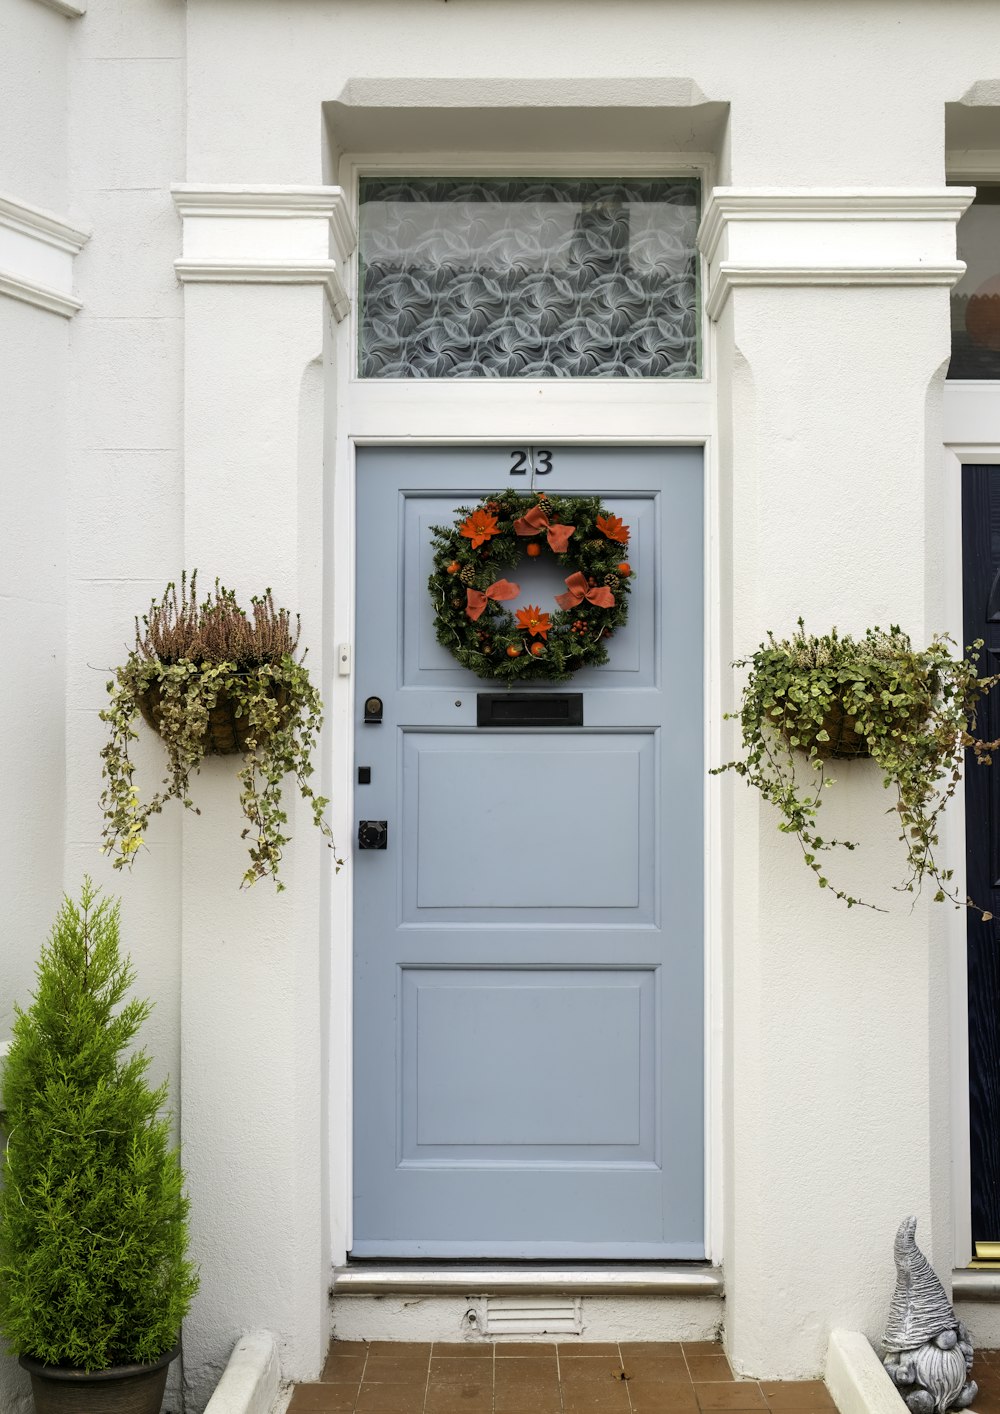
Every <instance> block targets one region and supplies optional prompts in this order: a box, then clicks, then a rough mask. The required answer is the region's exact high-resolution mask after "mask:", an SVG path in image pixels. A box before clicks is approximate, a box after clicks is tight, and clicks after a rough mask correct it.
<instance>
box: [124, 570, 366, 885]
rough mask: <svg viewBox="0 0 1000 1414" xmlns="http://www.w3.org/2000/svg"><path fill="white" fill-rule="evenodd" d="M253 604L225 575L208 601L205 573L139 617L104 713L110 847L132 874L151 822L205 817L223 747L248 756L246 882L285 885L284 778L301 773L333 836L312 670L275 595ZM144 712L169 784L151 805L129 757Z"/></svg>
mask: <svg viewBox="0 0 1000 1414" xmlns="http://www.w3.org/2000/svg"><path fill="white" fill-rule="evenodd" d="M251 606H252V609H251V613H250V614H247V613H246V612H245V611H244V610H243V609H242V608H241V607H240V606H239V604H238V603H237V601H236V596H235V595H234V593H233V591H232V590H230V589H226V588H225V587H224V586H223V585H220V584H219V582H218V580H216V583H215V590H214V593H209V595H208V597H207V598H206V599H205V600H204V602H203V603H199V601H198V595H197V571H195V573H194V574H192V575H191V577H190V579H188V577H187V575H183V576H182V577H181V587H180V593H179V594H178V590H177V587H176V585H174V584H173V583H171V584H168V585H167V589H166V592H165V593H164V595H163V597H162V598H161V599H159V600H154V601H153V603H152V604H151V605H150V609H149V613H148V614H147V615H145V616H144V618H143V619H142V622H141V624H140V622H139V621H138V620H136V644H135V648H133V650H132V651H131V652H130V653H129V655H128V658H127V659H126V661H125V662H124V663H123V664H122V666H121V667H120V668H118V669H117V670H116V672H115V677H114V679H113V680H112V681H111V682H109V683H108V693H109V694H110V698H111V702H110V705H109V706H108V707H107V708H105V710H104V711H103V712H102V713H101V718H102V720H103V721H105V722H107V723H108V724H109V725H110V728H111V736H110V740H109V741H108V743H107V745H106V746H105V747H104V749H103V750H102V752H101V757H102V759H103V761H104V769H103V775H104V779H105V783H106V784H105V787H104V791H103V794H102V795H101V808H102V809H103V811H104V850H105V853H107V854H110V855H111V856H112V862H113V864H114V867H115V868H116V869H121V868H125V867H131V865H132V863H133V862H134V860H135V856H136V854H137V852H138V851H139V850H140V849H141V848H142V846H143V845H144V844H145V839H146V832H147V829H148V827H149V822H150V820H151V818H152V817H153V816H154V815H158V814H159V813H160V811H161V810H162V809H163V807H164V805H165V804H166V803H167V801H168V800H180V801H181V802H182V803H183V805H184V806H185V807H186V808H187V809H189V810H193V811H194V812H195V814H200V813H201V812H200V811H199V810H198V808H197V807H196V806H195V804H194V801H193V800H192V798H191V776H192V774H195V775H197V773H198V771H199V769H200V767H201V763H202V760H203V759H204V757H205V756H206V755H208V754H210V753H212V752H216V751H218V752H222V753H225V752H234V753H235V752H237V751H238V752H239V753H240V755H241V759H242V765H241V767H240V770H239V773H238V778H239V783H240V805H241V806H242V809H243V814H244V816H245V818H246V820H247V826H246V828H245V829H244V830H243V838H244V839H247V838H248V837H249V840H250V843H249V845H248V850H249V854H250V864H249V866H248V868H247V870H246V873H245V874H244V875H243V884H244V886H247V885H250V884H253V883H256V881H257V880H258V879H263V878H268V877H270V878H272V879H273V880H274V882H275V884H276V886H277V888H278V889H279V890H281V889H282V888H283V887H284V885H283V884H282V883H281V881H280V879H279V876H278V866H279V864H280V861H281V857H282V852H283V850H284V848H285V845H287V844H288V841H289V838H290V837H289V835H288V834H287V830H286V827H287V824H288V814H287V812H286V811H285V809H284V808H283V805H282V784H283V782H284V780H285V777H286V776H293V777H294V779H295V782H296V785H297V786H298V788H299V793H300V795H301V796H302V798H303V800H305V801H306V802H307V803H308V805H309V806H310V808H311V810H312V816H313V820H314V822H315V824H316V826H317V828H318V829H319V830H320V832H321V833H322V834H323V835H324V836H325V837H326V838H327V840H328V841H330V827H329V825H328V824H327V822H326V820H325V818H324V812H325V810H326V807H327V805H328V804H329V801H328V800H327V799H326V797H325V796H321V795H317V794H316V793H315V792H314V791H313V788H312V786H311V784H310V781H309V778H310V776H311V775H312V773H313V764H312V756H313V751H314V748H315V745H316V741H317V738H318V736H319V733H320V730H321V728H322V726H323V704H322V702H321V701H320V695H319V692H318V691H317V690H316V688H315V687H314V686H313V684H312V682H311V681H310V678H309V673H308V670H307V669H306V666H305V663H304V662H303V661H302V660H301V659H297V658H296V657H295V651H296V648H297V646H298V640H299V630H298V621H297V620H296V624H295V630H294V632H293V629H292V624H291V621H290V616H289V614H288V611H287V610H286V609H278V608H276V607H275V605H274V601H273V599H272V597H271V591H270V590H269V589H268V590H267V591H265V593H264V594H263V595H262V596H259V597H254V598H253V599H252V600H251ZM302 657H303V658H304V657H305V654H303V655H302ZM140 713H141V714H142V716H143V717H144V718H145V720H146V721H147V722H148V723H149V725H150V726H152V727H154V728H155V730H156V731H157V732H158V733H159V735H160V737H161V739H162V741H163V745H164V747H165V748H166V752H167V774H166V776H165V777H164V779H163V781H162V788H161V789H160V790H159V791H157V792H155V793H154V794H153V795H152V796H151V797H150V798H149V799H148V800H146V801H145V802H144V801H142V800H141V798H140V795H139V791H138V789H137V787H136V785H135V781H134V775H135V764H134V762H133V760H132V750H131V747H132V743H133V742H134V741H138V739H139V738H138V733H137V732H136V730H135V722H136V718H137V717H138V716H139V714H140ZM220 719H221V726H220ZM223 740H224V741H225V744H224V745H221V744H220V742H221V741H223ZM331 848H332V842H331ZM341 863H342V861H341V860H339V859H338V860H337V868H338V869H339V867H340V865H341Z"/></svg>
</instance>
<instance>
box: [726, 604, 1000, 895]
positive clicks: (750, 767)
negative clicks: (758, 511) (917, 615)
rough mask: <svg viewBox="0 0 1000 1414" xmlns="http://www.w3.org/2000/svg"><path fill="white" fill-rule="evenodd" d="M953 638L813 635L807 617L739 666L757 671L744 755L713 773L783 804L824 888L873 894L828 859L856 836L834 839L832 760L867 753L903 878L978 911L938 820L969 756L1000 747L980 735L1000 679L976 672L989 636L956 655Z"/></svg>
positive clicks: (787, 824)
mask: <svg viewBox="0 0 1000 1414" xmlns="http://www.w3.org/2000/svg"><path fill="white" fill-rule="evenodd" d="M951 643H952V640H951V639H949V638H948V637H947V636H945V635H938V636H936V637H935V638H934V639H933V640H932V642H931V643H930V645H929V646H928V647H927V648H924V649H915V648H914V647H913V644H912V643H911V642H910V639H909V638H908V637H907V635H906V634H905V633H903V632H902V630H901V629H900V628H898V627H897V626H896V625H893V626H892V627H891V628H889V629H888V630H885V629H880V628H873V629H869V630H868V631H867V633H866V634H865V635H864V637H863V638H859V639H855V638H852V637H851V636H850V635H848V634H843V635H841V634H838V633H837V630H836V629H833V630H832V631H831V632H830V633H828V634H821V635H817V634H807V633H806V631H805V627H804V625H803V622H802V620H801V619H799V622H798V630H797V632H796V633H795V634H794V635H793V636H792V637H791V638H790V639H783V640H780V641H779V640H777V639H775V637H774V636H773V634H768V637H767V642H766V643H762V644H760V646H759V647H758V648H757V650H756V652H755V653H753V654H751V655H750V656H749V657H747V658H742V659H740V660H739V662H737V663H735V664H734V667H737V668H745V669H747V670H748V672H747V678H746V683H745V685H744V688H743V696H742V703H741V707H740V711H739V712H738V713H732V714H730V715H732V716H734V717H736V718H738V720H739V722H740V724H741V727H742V733H743V748H744V754H743V756H742V757H741V758H740V759H739V760H735V761H728V762H727V763H726V764H725V765H724V766H720V767H717V768H716V771H715V772H713V774H718V773H719V772H721V771H730V770H731V771H735V772H736V773H737V774H738V775H740V776H742V777H743V779H744V780H745V781H746V782H747V784H748V785H751V786H754V787H756V789H757V790H758V791H759V792H760V794H761V795H762V796H763V798H764V799H765V800H767V801H769V802H770V804H772V805H773V806H775V807H776V809H777V810H778V812H779V823H778V828H779V829H780V830H782V831H784V832H785V833H786V834H791V835H794V836H795V837H796V838H797V839H798V841H799V844H800V846H801V848H802V853H803V857H804V859H805V863H806V866H807V867H808V868H809V869H810V870H812V872H813V874H814V875H815V877H816V880H817V882H818V883H819V885H820V887H821V888H824V889H829V890H830V892H831V893H832V894H833V895H834V896H835V897H836V898H838V899H840V900H841V901H842V902H844V903H846V904H847V906H848V908H852V907H854V906H855V905H857V904H863V903H864V902H865V901H864V900H863V899H860V898H858V897H856V896H855V895H853V894H851V893H850V892H849V891H848V890H846V889H842V888H840V887H838V886H837V885H836V884H834V883H833V882H832V881H831V879H830V877H829V873H828V864H827V860H828V859H829V856H830V852H831V851H833V850H838V849H844V850H853V849H855V848H856V847H857V845H856V842H855V841H853V840H840V839H828V838H826V837H824V836H823V835H821V834H820V833H819V830H818V828H817V816H818V814H819V810H820V806H821V804H822V801H823V795H824V792H825V790H826V788H827V787H828V786H830V785H831V784H832V783H833V777H832V776H831V775H830V773H829V762H830V761H831V760H836V759H841V760H845V759H851V758H858V757H870V758H871V759H872V761H874V763H875V765H876V766H877V767H878V769H879V770H880V771H881V773H882V784H883V786H884V787H885V788H886V789H887V790H891V791H892V793H893V797H894V798H893V804H892V806H891V807H890V810H891V812H892V813H894V814H895V815H896V819H897V824H898V828H899V839H900V841H901V843H902V845H903V848H904V851H905V857H906V866H907V869H906V875H905V877H904V878H903V881H902V883H900V884H899V885H898V886H897V887H898V888H899V889H900V890H901V891H903V892H906V893H911V894H916V893H918V892H919V891H920V888H921V886H922V884H923V882H924V880H925V879H929V880H930V881H931V883H932V884H933V886H934V895H933V896H934V899H935V901H936V902H939V903H943V902H946V901H947V902H951V903H953V904H956V905H959V906H965V905H967V906H969V907H972V908H974V909H975V908H976V905H975V904H974V903H973V901H972V900H971V899H968V898H962V897H960V896H959V894H958V892H957V889H956V886H955V883H954V871H953V870H952V869H950V868H945V867H943V866H942V864H941V863H939V860H938V849H939V846H940V821H941V814H942V812H943V810H944V808H945V806H946V805H947V804H948V801H949V800H951V798H952V797H953V796H954V794H955V791H956V790H957V788H958V784H959V781H960V780H961V779H962V772H963V769H964V766H965V760H966V753H967V752H971V754H972V757H973V758H974V759H975V760H976V761H977V762H978V763H979V764H982V765H989V764H990V762H991V759H992V758H991V753H992V751H993V750H995V749H996V748H997V746H998V745H1000V743H998V742H984V741H980V740H977V739H976V737H975V735H974V733H975V728H976V712H977V709H978V706H979V703H980V701H981V699H982V698H983V696H984V695H985V694H986V693H987V692H988V691H989V690H990V688H991V687H992V686H993V685H994V683H995V682H996V681H997V679H996V678H995V677H984V678H981V677H979V675H978V672H977V667H976V665H977V663H978V660H979V649H980V648H981V647H982V643H981V642H976V643H974V644H973V645H972V647H971V648H970V649H969V650H968V653H967V655H966V656H965V657H954V656H953V655H952V653H951V651H950V649H949V645H950V644H951ZM865 906H867V907H872V906H873V905H871V904H866V905H865ZM977 911H978V912H980V913H982V916H983V918H984V920H989V918H990V917H991V915H990V914H989V913H986V912H984V911H983V910H982V909H978V910H977Z"/></svg>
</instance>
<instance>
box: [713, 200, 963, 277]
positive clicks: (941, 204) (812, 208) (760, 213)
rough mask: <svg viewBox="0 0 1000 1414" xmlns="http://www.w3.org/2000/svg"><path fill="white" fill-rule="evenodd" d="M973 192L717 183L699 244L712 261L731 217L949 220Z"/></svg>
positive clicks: (828, 219) (958, 214)
mask: <svg viewBox="0 0 1000 1414" xmlns="http://www.w3.org/2000/svg"><path fill="white" fill-rule="evenodd" d="M974 196H975V190H974V189H967V188H964V187H928V188H919V187H916V188H913V187H886V188H881V189H879V188H871V187H843V188H836V189H833V190H828V191H810V190H806V191H800V190H795V189H787V188H780V187H754V188H752V189H750V190H745V189H742V188H739V187H716V188H715V190H714V191H713V192H712V193H711V195H710V197H709V199H708V202H707V203H706V206H705V215H704V218H703V219H702V223H701V229H700V231H699V232H698V244H699V245H700V246H701V249H702V250H703V251H704V253H705V258H706V260H714V259H715V255H716V251H717V250H718V245H719V241H720V240H721V238H722V235H723V233H724V231H725V228H726V225H727V224H728V223H729V222H730V221H735V220H739V221H824V222H825V221H952V222H957V221H958V218H959V217H960V216H961V215H962V214H963V212H964V211H965V210H966V208H967V207H968V206H969V205H970V204H971V202H972V199H973V197H974Z"/></svg>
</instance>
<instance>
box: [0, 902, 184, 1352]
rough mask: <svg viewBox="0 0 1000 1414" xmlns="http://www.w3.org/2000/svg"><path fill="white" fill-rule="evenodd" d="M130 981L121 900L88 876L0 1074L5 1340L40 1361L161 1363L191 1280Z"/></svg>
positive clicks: (60, 926) (44, 958) (174, 1157)
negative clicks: (103, 892)
mask: <svg viewBox="0 0 1000 1414" xmlns="http://www.w3.org/2000/svg"><path fill="white" fill-rule="evenodd" d="M133 980H134V972H133V968H132V964H131V962H130V960H129V959H128V958H127V957H126V958H122V957H121V956H120V953H119V905H118V904H117V903H112V902H110V901H109V900H107V899H103V898H99V896H98V890H97V889H95V888H94V886H93V885H92V884H91V882H90V880H89V879H86V880H84V884H83V889H82V891H81V895H80V902H79V904H77V903H74V902H72V901H71V900H70V899H69V898H67V899H65V900H64V902H63V906H62V908H61V910H60V912H59V915H58V917H57V919H56V923H55V926H54V928H53V930H52V933H51V935H50V937H49V941H48V944H47V946H46V947H44V948H43V950H42V954H41V958H40V961H39V963H38V968H37V989H36V991H35V993H34V1000H33V1001H32V1004H31V1006H30V1007H29V1008H28V1009H27V1011H21V1010H20V1009H18V1010H17V1011H16V1019H15V1022H14V1030H13V1037H12V1041H11V1046H10V1050H9V1052H8V1055H7V1060H6V1064H5V1066H4V1070H3V1077H2V1079H3V1100H4V1105H3V1107H2V1108H4V1109H6V1121H5V1133H4V1136H3V1137H4V1141H5V1142H4V1147H3V1151H2V1161H0V1334H2V1335H3V1336H4V1337H5V1338H6V1340H7V1341H8V1343H9V1345H10V1348H11V1350H12V1351H13V1353H14V1354H15V1355H28V1356H31V1357H33V1358H34V1359H36V1360H41V1361H43V1362H44V1363H46V1364H50V1365H71V1366H76V1367H78V1368H81V1369H84V1370H103V1369H108V1368H110V1367H112V1366H115V1365H123V1364H131V1363H133V1362H140V1361H151V1360H155V1359H158V1358H159V1357H160V1356H161V1355H163V1354H165V1353H166V1352H167V1351H169V1350H170V1349H171V1348H172V1347H173V1346H174V1344H175V1343H176V1341H177V1339H178V1335H179V1332H180V1326H181V1321H182V1319H183V1317H184V1315H185V1313H186V1312H187V1310H188V1307H189V1306H190V1303H191V1300H192V1298H193V1296H194V1294H195V1291H196V1290H197V1286H198V1280H197V1277H196V1274H195V1270H194V1268H193V1266H192V1264H191V1263H190V1262H189V1261H188V1259H187V1256H186V1251H187V1213H188V1200H187V1197H186V1196H185V1193H184V1176H183V1173H182V1170H181V1165H180V1158H179V1154H178V1152H177V1150H176V1149H174V1148H172V1147H171V1143H170V1118H169V1116H168V1115H166V1114H164V1113H163V1112H162V1107H163V1105H164V1102H165V1100H166V1094H167V1087H166V1085H165V1084H164V1085H162V1086H160V1087H159V1088H158V1089H155V1090H154V1089H151V1088H150V1086H149V1084H148V1083H147V1079H146V1076H147V1071H148V1068H149V1058H148V1057H147V1055H146V1054H145V1052H144V1051H141V1050H134V1049H133V1042H134V1041H135V1038H136V1035H137V1033H138V1031H139V1028H140V1026H141V1025H142V1024H143V1022H144V1021H145V1020H146V1018H147V1017H148V1016H149V1012H150V1004H149V1002H147V1001H139V1000H136V999H129V998H128V992H129V989H130V988H131V986H132V983H133Z"/></svg>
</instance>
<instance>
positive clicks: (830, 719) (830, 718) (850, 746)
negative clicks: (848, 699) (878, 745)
mask: <svg viewBox="0 0 1000 1414" xmlns="http://www.w3.org/2000/svg"><path fill="white" fill-rule="evenodd" d="M856 726H857V718H856V717H852V716H849V715H848V713H847V712H845V710H844V707H843V704H842V703H840V702H837V703H835V704H834V706H833V707H832V708H831V709H830V711H829V712H828V713H827V714H826V716H825V717H824V718H823V721H822V723H821V724H820V726H819V727H817V729H816V736H814V737H812V738H807V737H806V736H805V735H804V734H803V732H802V731H801V730H800V731H799V732H798V737H799V741H800V742H801V749H802V750H804V751H809V750H810V748H812V749H813V750H814V751H815V754H816V755H817V756H818V757H819V759H820V760H821V761H852V760H856V759H857V758H858V757H859V756H870V755H871V750H870V748H869V746H868V739H867V737H864V736H861V735H860V734H859V733H858V732H857V731H856V730H855V728H856ZM820 731H824V732H826V734H827V736H828V737H829V738H830V740H829V741H825V740H818V739H817V737H818V735H819V732H820Z"/></svg>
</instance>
